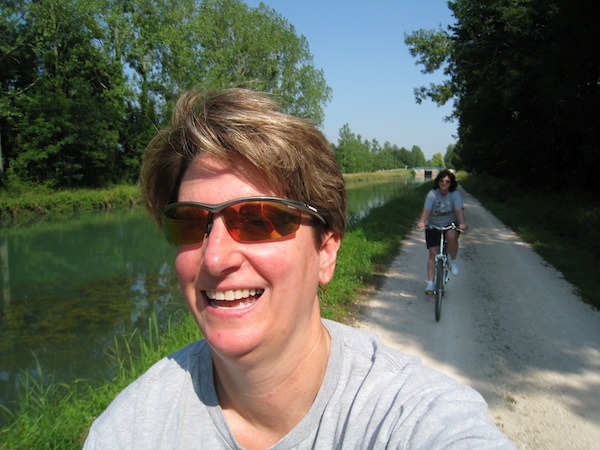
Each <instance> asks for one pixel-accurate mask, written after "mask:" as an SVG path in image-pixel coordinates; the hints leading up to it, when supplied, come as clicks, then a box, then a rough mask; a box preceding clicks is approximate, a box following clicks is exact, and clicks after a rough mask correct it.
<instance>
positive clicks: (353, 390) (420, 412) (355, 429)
mask: <svg viewBox="0 0 600 450" xmlns="http://www.w3.org/2000/svg"><path fill="white" fill-rule="evenodd" d="M323 322H324V324H325V326H326V327H327V329H328V331H329V333H330V335H331V352H330V357H329V362H328V365H327V371H326V374H325V378H324V380H323V384H322V386H321V388H320V390H319V392H318V394H317V397H316V398H315V401H314V403H313V405H312V407H311V408H310V410H309V411H308V412H307V414H306V416H305V417H304V418H303V419H302V420H301V421H300V423H298V425H297V426H296V427H295V428H294V429H292V430H291V431H290V432H289V433H288V434H287V435H286V436H284V437H283V438H282V439H281V440H280V441H279V442H278V443H277V444H276V445H275V446H273V447H272V448H276V449H334V448H336V449H380V448H394V449H396V448H411V449H417V448H419V449H432V448H440V447H444V448H461V449H463V448H514V446H513V445H512V443H511V442H510V441H509V440H508V439H507V438H506V437H505V436H504V435H503V434H502V433H500V431H499V430H498V429H497V428H496V427H495V426H494V425H493V424H492V423H491V422H490V420H489V418H488V414H487V405H486V403H485V401H484V400H483V398H482V397H481V396H480V395H479V394H478V393H477V392H475V391H474V390H472V389H470V388H468V387H466V386H462V385H460V384H459V383H457V382H456V381H455V380H453V379H452V378H449V377H447V376H445V375H443V374H441V373H439V372H437V371H435V370H433V369H430V368H428V367H425V366H424V365H422V364H421V363H420V362H419V360H417V359H416V358H414V357H409V356H406V355H404V354H402V353H400V352H398V351H396V350H393V349H391V348H390V347H387V346H385V345H384V344H382V342H381V341H380V340H379V338H377V337H376V336H374V335H372V334H369V333H366V332H364V331H360V330H357V329H354V328H351V327H348V326H346V325H342V324H339V323H336V322H332V321H328V320H324V321H323ZM158 448H160V449H197V448H203V449H204V448H205V449H239V448H240V447H239V445H238V444H237V442H236V440H235V438H234V437H233V435H232V433H231V431H230V429H229V427H228V425H227V422H226V421H225V417H224V415H223V412H222V410H221V408H220V406H219V402H218V400H217V396H216V393H215V389H214V384H213V376H212V358H211V352H210V348H209V346H208V344H207V342H206V341H204V340H201V341H198V342H194V343H193V344H190V345H188V346H187V347H185V348H183V349H182V350H180V351H178V352H176V353H174V354H172V355H170V356H168V357H166V358H164V359H162V360H160V361H159V362H157V363H156V364H155V365H154V366H153V367H151V368H150V369H149V370H148V372H146V373H145V374H144V375H142V376H141V377H140V378H139V379H137V380H136V381H135V382H134V383H132V384H131V385H130V386H128V387H127V388H126V389H125V390H123V392H122V393H121V394H120V395H119V396H118V397H117V398H116V399H115V400H114V401H113V403H112V404H111V405H110V406H109V407H108V409H107V410H106V411H105V412H104V413H103V414H102V415H101V416H100V417H99V418H98V419H96V421H95V422H94V424H93V425H92V428H91V430H90V433H89V436H88V438H87V440H86V442H85V446H84V449H85V450H91V449H111V450H114V449H146V450H147V449H158Z"/></svg>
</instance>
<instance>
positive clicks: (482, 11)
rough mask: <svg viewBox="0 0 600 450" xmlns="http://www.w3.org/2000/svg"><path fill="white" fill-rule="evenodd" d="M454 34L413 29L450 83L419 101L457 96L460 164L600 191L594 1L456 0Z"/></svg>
mask: <svg viewBox="0 0 600 450" xmlns="http://www.w3.org/2000/svg"><path fill="white" fill-rule="evenodd" d="M448 4H449V7H450V9H451V10H452V13H453V15H454V17H455V18H456V24H455V25H452V26H450V27H448V30H447V31H444V30H437V31H426V30H419V31H416V32H414V33H412V34H410V35H407V36H405V42H406V43H407V45H409V48H410V52H411V54H412V55H413V56H415V57H417V58H418V59H417V63H419V64H422V65H423V66H424V70H423V72H425V73H433V72H434V71H435V70H438V69H443V71H444V73H445V74H446V75H447V76H448V77H449V78H448V79H447V80H446V81H445V82H443V83H442V84H441V85H430V86H429V87H423V88H420V89H419V90H417V95H416V98H417V101H418V102H420V101H422V99H424V98H430V99H432V100H433V101H434V102H436V103H438V104H443V103H445V102H446V101H448V100H450V99H454V116H455V117H458V118H459V127H458V137H459V142H458V145H457V147H456V149H455V153H456V154H457V156H458V158H456V161H454V164H455V165H456V164H457V163H458V162H460V167H464V168H466V169H467V170H469V171H473V172H479V173H487V174H492V175H497V176H502V177H507V178H511V179H514V180H519V181H521V182H523V183H527V184H528V185H530V186H536V185H539V184H544V185H549V186H550V187H551V188H553V189H557V188H559V187H560V186H561V185H562V184H563V183H567V184H569V185H572V186H580V187H583V188H589V189H592V190H594V191H596V192H598V191H600V187H599V185H598V183H597V182H596V180H595V178H596V170H597V169H596V168H597V167H598V165H599V164H600V132H599V131H598V126H597V121H598V116H599V109H598V108H600V83H599V79H600V35H599V34H598V33H597V32H596V31H595V22H596V17H597V16H598V13H599V12H600V10H599V8H600V4H599V3H598V2H594V1H592V0H582V1H579V2H575V3H573V2H569V1H567V0H548V1H546V0H544V1H542V0H516V1H512V0H511V1H508V0H493V1H489V2H480V1H477V0H456V1H450V2H449V3H448Z"/></svg>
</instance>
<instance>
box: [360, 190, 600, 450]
mask: <svg viewBox="0 0 600 450" xmlns="http://www.w3.org/2000/svg"><path fill="white" fill-rule="evenodd" d="M463 197H464V202H465V215H466V219H467V223H469V226H470V229H469V232H468V233H466V234H463V235H462V236H461V238H460V242H461V244H460V252H459V258H458V261H459V263H460V269H461V272H460V274H459V275H458V276H456V277H452V279H451V280H450V283H449V285H448V292H447V294H446V296H445V297H444V304H443V308H442V317H441V319H440V321H439V322H437V323H436V322H435V318H434V312H433V297H432V296H427V295H425V294H424V287H425V263H426V257H427V252H426V249H425V244H424V238H423V232H422V231H419V230H415V231H414V232H413V233H412V234H411V235H410V236H408V238H407V239H406V240H405V241H404V242H403V243H402V248H401V250H400V253H399V255H398V256H397V257H396V258H395V260H394V262H393V263H392V264H391V266H390V267H389V269H388V272H387V273H386V274H385V275H384V276H383V277H382V280H381V283H379V287H378V288H376V290H375V291H374V292H371V293H369V294H368V295H367V296H366V299H365V301H364V309H363V311H362V315H361V317H360V318H359V320H358V321H357V323H356V324H355V326H357V327H359V328H364V329H368V330H370V331H374V332H376V333H378V334H379V335H380V336H381V337H382V338H383V339H384V340H385V341H386V342H388V344H390V345H392V346H394V347H397V348H399V349H400V350H402V351H404V352H405V353H410V354H414V355H417V356H419V357H420V358H421V359H422V360H423V361H424V362H425V363H426V364H427V365H429V366H432V367H435V368H437V369H438V370H440V371H442V372H445V373H447V374H448V375H450V376H452V377H454V378H456V379H457V380H459V381H461V382H463V383H465V384H468V385H470V386H472V387H473V388H475V389H476V390H478V391H479V392H480V393H481V394H482V395H483V397H484V398H485V399H486V400H487V402H488V404H489V405H490V415H491V417H492V419H493V420H494V421H495V423H496V424H497V425H498V426H499V427H500V428H501V429H502V430H503V431H504V432H505V433H506V435H507V436H508V437H509V438H510V439H512V440H513V442H514V443H515V444H516V445H517V447H518V448H523V449H600V311H597V310H594V309H593V308H591V307H590V306H588V305H586V304H584V303H583V302H582V301H581V299H580V298H579V297H578V296H577V295H576V294H575V293H574V289H573V287H572V285H570V284H569V283H567V282H566V281H565V280H564V279H563V278H562V276H561V274H560V272H558V271H556V270H555V269H554V268H553V267H551V266H549V265H548V264H547V263H546V262H545V261H544V260H543V259H541V258H540V257H539V256H538V255H537V254H536V253H535V252H534V251H533V250H532V249H531V248H530V247H529V246H528V245H527V244H526V243H524V242H523V241H522V240H521V239H520V238H518V237H517V236H516V235H515V234H514V233H513V232H512V231H510V230H509V229H508V228H507V227H505V226H504V225H503V224H502V223H501V222H500V221H499V220H498V219H496V218H495V217H494V216H493V215H491V214H490V213H489V212H488V211H487V210H485V209H484V208H483V207H482V206H481V204H480V203H479V202H478V201H477V200H476V199H474V198H473V197H472V196H470V195H469V194H467V193H465V192H464V191H463Z"/></svg>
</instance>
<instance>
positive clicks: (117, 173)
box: [0, 0, 331, 188]
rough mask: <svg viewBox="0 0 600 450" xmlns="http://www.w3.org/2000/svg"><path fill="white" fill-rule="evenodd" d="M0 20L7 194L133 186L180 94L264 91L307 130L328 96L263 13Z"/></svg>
mask: <svg viewBox="0 0 600 450" xmlns="http://www.w3.org/2000/svg"><path fill="white" fill-rule="evenodd" d="M0 18H1V19H2V20H1V21H0V35H1V36H2V39H0V93H1V95H0V142H1V145H2V148H1V150H2V159H3V161H2V162H3V165H2V169H3V168H6V175H7V176H6V177H3V178H2V179H1V180H2V184H3V185H4V186H7V185H8V188H11V187H13V185H18V184H22V183H28V184H30V185H44V186H47V187H50V188H65V187H75V186H76V187H104V186H107V185H109V184H111V183H119V182H135V181H136V179H137V176H138V173H139V165H140V159H141V155H142V152H143V149H144V148H145V146H146V144H147V142H148V141H149V140H150V138H151V137H152V136H153V135H154V134H155V133H156V128H157V127H161V126H162V125H163V124H164V122H165V121H166V120H167V119H168V117H169V116H170V110H171V108H172V105H173V103H174V101H175V100H176V98H177V97H178V95H179V94H180V93H181V92H182V91H183V90H185V89H189V88H193V87H196V88H200V87H202V88H226V87H231V86H238V87H251V88H254V89H258V90H262V91H266V92H270V93H273V94H274V95H275V96H276V97H277V98H278V99H279V101H280V103H281V105H282V107H283V108H284V109H285V110H287V111H288V112H290V113H292V114H295V115H299V116H302V117H306V118H309V119H311V120H313V121H314V122H315V123H317V124H321V123H322V121H323V107H324V105H325V104H326V103H327V102H328V101H329V100H330V98H331V89H330V88H329V87H328V86H327V84H326V83H325V78H324V75H323V72H322V71H321V70H318V69H316V68H315V67H314V63H313V56H312V54H311V53H310V50H309V46H308V42H307V40H306V38H305V37H304V36H298V35H297V34H296V31H295V29H294V27H293V26H292V25H290V24H289V23H288V22H287V21H286V20H285V19H284V18H283V17H282V16H280V15H279V14H277V13H276V12H275V11H274V10H272V9H270V8H268V7H266V6H265V5H263V4H261V5H260V6H258V7H257V8H250V7H249V6H247V5H246V4H245V3H243V2H242V1H241V0H203V1H202V0H167V1H162V0H161V1H158V0H136V1H129V0H96V1H92V0H46V1H43V2H38V1H34V0H12V1H4V2H2V3H1V6H0ZM0 175H2V170H0Z"/></svg>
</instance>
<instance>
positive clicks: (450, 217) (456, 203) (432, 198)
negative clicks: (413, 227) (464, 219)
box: [424, 189, 463, 227]
mask: <svg viewBox="0 0 600 450" xmlns="http://www.w3.org/2000/svg"><path fill="white" fill-rule="evenodd" d="M462 207H463V200H462V195H460V192H459V191H458V190H454V191H452V192H448V193H447V194H446V195H442V194H441V193H440V191H439V190H438V189H432V190H431V191H429V193H428V194H427V197H425V206H424V208H425V209H429V210H431V214H430V216H429V220H428V225H435V226H438V227H443V226H446V225H450V224H451V223H452V222H455V223H456V222H457V220H458V219H457V217H456V210H457V209H459V208H460V209H462Z"/></svg>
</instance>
